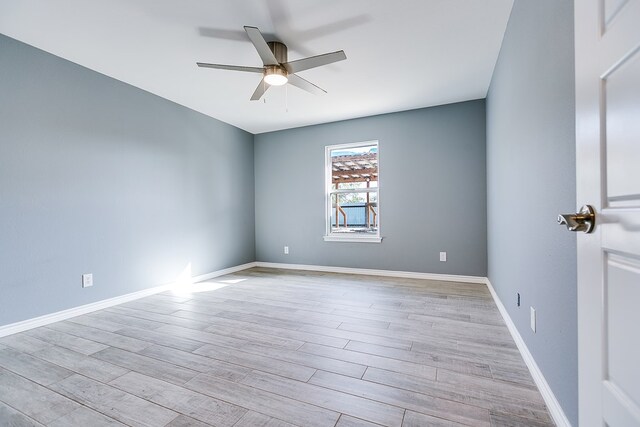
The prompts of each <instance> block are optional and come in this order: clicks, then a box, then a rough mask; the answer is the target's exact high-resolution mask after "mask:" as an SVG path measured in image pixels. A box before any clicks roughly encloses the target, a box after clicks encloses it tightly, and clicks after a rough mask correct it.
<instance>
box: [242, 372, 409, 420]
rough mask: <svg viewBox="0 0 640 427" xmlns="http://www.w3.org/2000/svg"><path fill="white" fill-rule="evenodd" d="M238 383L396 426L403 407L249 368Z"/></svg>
mask: <svg viewBox="0 0 640 427" xmlns="http://www.w3.org/2000/svg"><path fill="white" fill-rule="evenodd" d="M241 383H242V384H246V385H250V386H251V387H255V388H258V389H260V390H264V391H267V392H271V393H275V394H279V395H281V396H285V397H290V398H292V399H296V400H300V401H303V402H306V403H310V404H312V405H316V406H320V407H322V408H326V409H330V410H333V411H336V412H340V413H342V414H347V415H351V416H354V417H357V418H361V419H364V420H367V421H371V422H374V423H378V424H381V425H383V426H389V427H393V426H397V427H399V426H400V425H401V424H402V417H403V415H404V409H402V408H399V407H397V406H392V405H386V404H382V403H380V402H374V401H371V400H368V399H365V398H361V397H358V396H354V395H351V394H348V393H342V392H336V391H334V390H329V389H327V388H324V387H320V386H316V385H312V384H307V383H303V382H300V381H295V380H289V379H286V378H282V377H278V376H276V375H271V374H265V373H263V372H252V373H251V374H249V375H247V376H246V377H245V378H244V379H243V380H242V381H241Z"/></svg>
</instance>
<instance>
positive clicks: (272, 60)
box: [244, 26, 278, 65]
mask: <svg viewBox="0 0 640 427" xmlns="http://www.w3.org/2000/svg"><path fill="white" fill-rule="evenodd" d="M244 30H245V31H246V32H247V35H248V36H249V39H250V40H251V43H253V46H255V48H256V50H257V51H258V55H260V58H261V59H262V63H263V64H264V65H278V60H277V59H276V57H275V56H274V55H273V52H271V49H269V45H268V44H267V42H266V41H265V39H264V37H262V33H261V32H260V30H259V29H257V28H256V27H247V26H245V27H244Z"/></svg>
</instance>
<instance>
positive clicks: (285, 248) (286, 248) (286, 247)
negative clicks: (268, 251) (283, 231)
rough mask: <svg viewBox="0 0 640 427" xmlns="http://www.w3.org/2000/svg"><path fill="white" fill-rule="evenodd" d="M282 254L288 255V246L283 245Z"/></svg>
mask: <svg viewBox="0 0 640 427" xmlns="http://www.w3.org/2000/svg"><path fill="white" fill-rule="evenodd" d="M284 254H285V255H289V246H285V247H284Z"/></svg>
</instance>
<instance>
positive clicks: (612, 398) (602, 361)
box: [574, 0, 640, 427]
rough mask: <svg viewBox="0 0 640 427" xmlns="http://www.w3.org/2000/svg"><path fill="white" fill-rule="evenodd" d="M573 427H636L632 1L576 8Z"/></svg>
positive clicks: (637, 198) (638, 304)
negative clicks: (583, 229) (587, 229)
mask: <svg viewBox="0 0 640 427" xmlns="http://www.w3.org/2000/svg"><path fill="white" fill-rule="evenodd" d="M574 4H575V35H576V39H575V42H576V132H577V133H576V137H577V154H576V155H577V172H578V176H577V177H578V180H577V190H578V194H577V202H578V206H580V205H583V204H590V205H593V207H594V208H595V210H596V213H597V214H596V228H595V230H594V232H593V233H591V234H584V233H580V234H579V235H578V354H579V402H580V426H581V427H588V426H598V427H602V426H610V427H622V426H624V427H627V426H640V0H575V2H574Z"/></svg>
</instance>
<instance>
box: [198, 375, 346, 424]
mask: <svg viewBox="0 0 640 427" xmlns="http://www.w3.org/2000/svg"><path fill="white" fill-rule="evenodd" d="M187 386H188V387H189V388H191V389H192V390H194V391H198V392H200V393H204V394H207V395H209V396H211V397H214V398H218V399H221V400H224V401H226V402H230V403H232V404H235V405H238V406H243V407H245V408H247V409H251V410H253V411H256V412H260V413H262V414H265V415H269V416H271V417H274V418H278V419H281V420H284V421H287V422H290V423H292V424H295V425H299V426H304V427H334V426H335V424H336V421H338V417H339V415H340V414H339V413H337V412H334V411H330V410H327V409H324V408H320V407H318V406H314V405H310V404H308V403H304V402H300V401H297V400H294V399H290V398H287V397H283V396H279V395H277V394H273V393H268V392H265V391H262V390H258V389H256V388H253V387H249V386H246V385H244V384H238V383H232V382H228V381H225V380H221V379H219V378H216V377H213V376H210V375H208V374H201V375H198V376H197V377H195V378H194V379H192V380H191V381H189V382H188V383H187Z"/></svg>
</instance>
